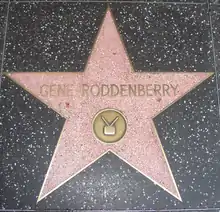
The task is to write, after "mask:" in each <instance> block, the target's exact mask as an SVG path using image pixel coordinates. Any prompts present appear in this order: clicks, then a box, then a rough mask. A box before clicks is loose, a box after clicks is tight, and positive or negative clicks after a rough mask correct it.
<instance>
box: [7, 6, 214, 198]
mask: <svg viewBox="0 0 220 212" xmlns="http://www.w3.org/2000/svg"><path fill="white" fill-rule="evenodd" d="M143 71H144V70H143ZM9 76H10V77H11V78H12V79H13V80H14V81H16V82H17V83H19V84H21V85H22V86H23V87H24V88H25V89H26V90H28V91H29V92H30V93H32V94H33V95H34V96H35V97H37V98H39V99H40V100H41V101H42V102H44V103H45V104H47V105H48V106H49V107H51V108H53V109H54V110H55V111H58V112H59V113H60V114H61V115H62V116H64V117H68V118H67V119H66V122H65V124H64V126H63V130H62V133H61V136H60V139H59V142H58V145H57V147H56V151H55V153H54V156H53V158H52V161H51V164H50V167H49V169H48V172H47V174H46V176H45V181H44V184H43V186H42V189H41V192H40V195H39V198H38V201H40V200H41V199H43V198H44V197H45V196H47V195H48V194H49V193H51V192H52V191H54V190H55V189H57V188H58V187H60V186H61V185H62V184H64V183H65V182H66V181H67V180H68V179H70V178H72V177H73V176H75V175H76V174H78V173H79V172H80V171H82V170H83V169H85V168H86V167H87V166H88V165H90V164H92V163H93V162H94V161H96V160H97V159H98V158H99V157H101V156H102V155H103V154H105V153H106V152H107V151H112V152H113V153H115V154H116V155H117V156H119V157H120V158H121V159H122V160H124V161H126V162H127V163H128V164H130V165H131V166H132V167H134V168H135V169H136V170H138V171H139V172H141V173H142V174H143V175H145V176H146V177H147V178H149V179H150V180H152V181H153V182H154V183H156V184H158V185H159V186H161V187H162V188H163V189H164V190H166V191H167V192H169V193H170V194H172V195H173V196H175V197H176V198H178V199H179V200H180V201H181V195H180V194H179V192H178V188H177V186H176V184H175V180H174V178H173V175H172V172H171V170H170V168H169V164H168V161H167V160H166V156H165V154H164V153H163V149H162V147H161V144H160V140H159V138H158V136H157V132H156V130H155V127H154V123H153V121H152V118H153V117H154V116H156V115H157V114H159V113H160V112H161V111H162V110H164V109H165V108H166V107H168V106H169V105H170V104H172V103H173V102H175V101H176V100H177V99H179V98H180V97H182V96H183V95H184V94H186V93H187V92H189V91H190V90H191V89H192V88H194V87H195V86H196V85H198V84H199V83H201V82H202V81H203V80H205V79H206V78H207V77H209V76H210V74H207V73H149V72H148V73H147V72H143V73H140V72H134V71H133V70H132V67H131V64H130V62H129V59H128V56H127V55H126V51H125V49H124V47H123V44H122V42H121V40H120V36H119V34H118V32H117V29H116V26H115V24H114V21H113V18H112V15H111V12H110V11H109V10H108V11H107V13H106V16H105V19H104V22H103V24H102V26H101V29H100V32H99V34H98V37H97V40H96V43H95V45H94V48H93V51H92V53H91V56H90V58H89V61H88V64H87V66H86V70H85V71H84V72H76V73H73V72H69V73H11V74H9ZM64 83H65V84H71V85H72V88H71V89H72V92H73V93H72V96H64V95H62V96H56V95H54V96H53V95H46V94H45V95H42V93H41V92H40V87H41V86H43V85H52V84H56V85H57V84H64ZM161 83H163V84H167V85H170V84H178V90H177V92H176V95H170V96H169V95H165V96H161V97H159V98H158V96H156V95H153V96H142V97H137V96H129V97H128V96H123V97H121V96H115V97H109V96H102V97H101V96H95V97H94V96H90V95H89V96H83V97H82V93H81V90H80V88H81V87H82V84H87V85H94V84H97V85H101V84H116V85H121V84H131V85H134V84H161ZM53 92H54V94H55V91H53ZM104 108H114V109H117V110H120V111H122V112H123V114H124V115H125V117H126V119H127V131H126V134H125V136H124V137H123V138H122V140H121V141H120V142H116V143H113V144H105V143H102V142H100V141H98V140H97V139H96V138H95V136H94V134H93V131H92V121H93V118H94V116H95V115H96V113H97V112H99V111H100V110H102V109H104ZM48 142H49V141H48Z"/></svg>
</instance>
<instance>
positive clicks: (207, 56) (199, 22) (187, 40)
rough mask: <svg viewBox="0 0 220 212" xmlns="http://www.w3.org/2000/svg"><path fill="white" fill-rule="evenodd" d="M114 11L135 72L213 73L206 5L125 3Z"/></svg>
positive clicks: (118, 5) (113, 5) (113, 8)
mask: <svg viewBox="0 0 220 212" xmlns="http://www.w3.org/2000/svg"><path fill="white" fill-rule="evenodd" d="M111 8H112V12H113V14H114V17H115V19H116V22H117V23H118V28H119V31H120V32H121V35H122V38H123V41H124V43H125V45H126V48H127V51H128V54H129V56H130V59H131V61H132V63H133V66H134V68H135V70H143V69H148V70H149V71H174V72H176V71H212V66H213V59H212V45H211V36H210V35H211V34H210V24H209V14H208V7H207V5H206V4H204V5H173V4H124V3H121V4H111ZM143 67H144V68H143Z"/></svg>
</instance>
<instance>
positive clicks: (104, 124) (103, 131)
mask: <svg viewBox="0 0 220 212" xmlns="http://www.w3.org/2000/svg"><path fill="white" fill-rule="evenodd" d="M126 129H127V124H126V120H125V117H124V115H123V114H122V113H121V112H120V111H118V110H115V109H104V110H101V111H99V112H98V113H97V114H96V115H95V118H94V120H93V132H94V135H95V136H96V138H98V140H100V141H102V142H105V143H114V142H117V141H119V140H121V138H122V137H123V136H124V134H125V132H126Z"/></svg>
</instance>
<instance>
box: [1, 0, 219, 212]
mask: <svg viewBox="0 0 220 212" xmlns="http://www.w3.org/2000/svg"><path fill="white" fill-rule="evenodd" d="M198 1H199V0H198ZM198 1H197V2H198ZM186 2H188V3H189V2H191V1H188V0H186ZM194 2H195V1H194ZM110 8H111V9H112V12H113V14H114V17H115V18H116V24H117V27H118V29H119V31H120V33H121V37H122V39H123V41H124V44H125V47H126V50H127V53H128V55H129V56H130V60H131V62H132V64H133V66H134V69H135V70H142V71H145V72H152V71H156V72H167V71H172V72H178V73H180V72H182V71H187V72H214V71H215V65H214V57H213V51H212V50H213V48H212V47H213V46H212V36H211V26H210V19H209V18H210V17H209V15H211V17H212V22H211V23H212V26H213V32H214V36H213V38H214V43H215V48H216V49H215V52H216V61H217V64H216V67H217V72H218V73H219V49H220V48H219V47H218V45H219V32H220V30H219V27H220V26H219V14H218V11H219V10H218V8H217V7H216V6H215V7H211V8H210V9H211V10H210V14H209V10H208V9H209V7H208V5H207V4H196V5H195V4H192V5H191V4H178V5H175V4H152V3H150V4H143V3H142V4H139V5H138V4H131V3H129V4H126V3H123V4H116V3H114V4H110ZM106 9H107V4H104V3H77V4H76V3H33V2H32V3H14V2H12V3H11V5H10V11H9V22H8V33H7V39H6V52H5V61H4V71H5V72H12V73H13V72H16V73H18V74H19V72H21V71H25V72H52V71H54V72H67V71H71V72H74V71H83V70H84V69H85V64H86V62H87V60H88V58H89V54H90V52H91V48H92V46H93V45H94V41H95V36H96V35H97V33H98V29H99V28H100V24H101V23H102V20H103V17H104V14H105V12H106ZM109 43H110V41H109ZM140 43H141V45H140ZM76 44H77V45H76ZM140 53H141V54H140ZM26 74H28V73H26ZM143 74H146V73H143ZM216 76H217V74H215V75H213V76H211V77H209V78H208V79H206V80H205V81H204V82H203V83H201V84H200V85H199V87H196V88H195V89H193V90H192V91H191V92H190V93H188V94H187V95H186V96H184V97H183V98H181V99H180V100H179V101H178V102H176V103H174V104H173V105H171V106H170V107H168V108H167V109H166V110H165V111H163V112H162V113H161V114H159V115H157V116H156V117H155V118H154V124H155V125H156V128H157V131H158V134H159V137H160V140H161V143H162V145H163V149H164V152H165V154H166V156H167V159H168V162H169V164H170V167H171V170H172V173H173V175H174V178H175V181H176V183H177V186H178V189H179V191H180V195H181V197H182V202H180V201H179V200H177V199H176V198H174V197H173V196H171V195H170V194H169V193H167V192H165V191H164V190H163V189H161V188H160V187H159V186H157V185H155V184H153V183H152V181H150V180H148V179H147V178H146V177H145V176H143V175H141V174H140V173H139V172H138V171H136V170H134V169H133V168H132V167H130V166H129V165H128V164H127V163H125V162H123V161H122V160H121V159H120V158H118V156H117V155H115V154H114V153H113V152H108V153H106V154H105V155H104V156H103V157H101V158H99V159H98V160H97V161H96V162H95V163H94V164H91V165H90V166H89V167H87V168H86V169H85V170H84V171H82V172H81V173H79V174H78V175H76V176H75V177H73V178H70V180H69V181H67V182H66V183H64V184H63V185H62V186H60V187H59V188H58V189H57V190H55V191H54V192H52V193H51V194H49V195H48V196H47V197H45V198H43V199H42V200H41V201H39V202H38V203H37V200H38V197H39V192H40V189H41V188H42V184H43V181H44V179H45V174H46V172H47V171H48V167H49V164H50V162H51V158H52V155H53V153H54V150H55V147H56V145H57V142H58V140H59V137H60V133H61V131H62V128H63V125H64V121H65V119H64V118H62V117H61V116H60V115H58V113H56V112H55V111H53V110H52V109H51V108H48V107H47V106H46V105H44V104H43V103H42V102H41V101H40V100H38V99H36V98H35V97H33V96H32V95H31V94H30V93H28V92H27V91H25V90H24V89H23V88H21V87H20V86H19V85H18V84H16V83H15V82H13V81H11V80H10V79H9V78H8V77H4V78H3V81H2V88H1V94H0V95H1V96H0V129H1V130H0V141H1V142H0V145H1V153H2V154H0V160H1V166H0V175H1V176H0V209H24V210H25V209H33V210H34V209H38V211H43V210H44V209H57V210H58V211H61V210H64V209H72V210H74V209H75V210H89V209H95V210H98V209H108V210H117V209H118V210H119V209H121V210H125V209H135V210H149V209H154V210H159V209H163V210H164V209H167V210H168V211H172V209H175V210H176V211H178V210H180V209H186V210H184V211H189V209H190V211H192V210H193V211H196V212H197V211H200V209H201V210H203V209H205V210H206V211H217V210H218V209H217V208H220V201H219V199H220V191H219V185H218V184H219V180H220V173H219V170H220V165H219V164H220V161H219V160H220V157H219V155H220V144H219V142H220V133H219V132H220V130H219V129H220V123H219V122H220V119H219V114H218V113H219V108H218V98H217V97H218V93H217V86H216V81H218V82H219V80H218V79H217V80H216V79H215V77H216ZM97 77H98V75H97ZM147 103H148V102H146V105H147ZM136 112H138V111H134V113H136ZM68 115H69V114H68ZM69 166H71V164H69ZM161 177H163V176H161ZM211 208H216V210H213V209H211ZM191 209H192V210H191Z"/></svg>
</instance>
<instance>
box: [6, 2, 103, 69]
mask: <svg viewBox="0 0 220 212" xmlns="http://www.w3.org/2000/svg"><path fill="white" fill-rule="evenodd" d="M105 12H106V4H102V3H99V4H95V3H11V5H10V11H9V19H8V31H7V40H6V50H5V63H4V71H9V72H11V71H17V72H18V71H20V72H23V71H33V72H43V71H49V72H58V71H59V72H68V71H83V70H84V67H85V64H86V62H87V60H88V56H89V54H90V51H91V48H92V45H93V41H94V38H95V36H96V34H97V32H98V27H99V25H100V24H101V21H102V19H103V15H104V13H105ZM15 37H16V39H14V38H15Z"/></svg>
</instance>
